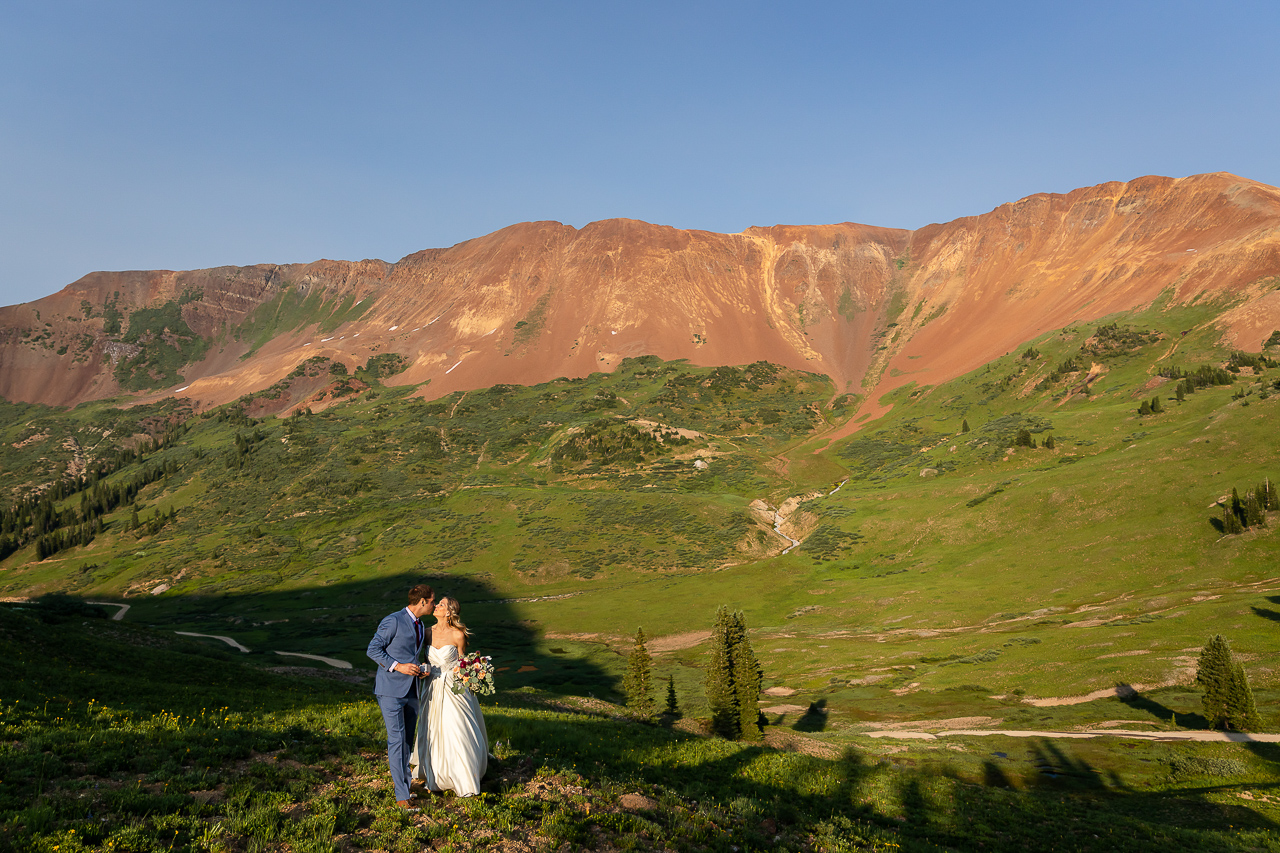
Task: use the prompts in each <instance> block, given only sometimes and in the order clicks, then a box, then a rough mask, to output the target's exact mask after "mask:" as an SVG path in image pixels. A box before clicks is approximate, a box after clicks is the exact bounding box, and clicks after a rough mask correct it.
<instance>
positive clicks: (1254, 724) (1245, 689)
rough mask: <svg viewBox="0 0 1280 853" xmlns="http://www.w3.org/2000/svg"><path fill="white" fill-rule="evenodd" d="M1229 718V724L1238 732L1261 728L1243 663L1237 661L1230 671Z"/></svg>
mask: <svg viewBox="0 0 1280 853" xmlns="http://www.w3.org/2000/svg"><path fill="white" fill-rule="evenodd" d="M1231 675H1232V678H1231V712H1232V713H1231V719H1230V721H1229V725H1230V726H1231V728H1232V729H1235V730H1236V731H1238V732H1256V731H1257V730H1258V729H1260V728H1262V719H1261V718H1260V717H1259V716H1258V705H1257V703H1256V702H1254V700H1253V689H1252V688H1251V687H1249V678H1248V676H1246V675H1245V673H1244V665H1243V664H1241V663H1239V662H1237V663H1236V665H1235V667H1234V668H1233V669H1232V672H1231Z"/></svg>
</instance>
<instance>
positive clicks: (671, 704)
mask: <svg viewBox="0 0 1280 853" xmlns="http://www.w3.org/2000/svg"><path fill="white" fill-rule="evenodd" d="M662 713H664V714H668V715H670V716H672V717H678V716H680V706H679V705H678V704H677V703H676V677H675V676H674V675H668V676H667V707H666V708H664V709H663V711H662Z"/></svg>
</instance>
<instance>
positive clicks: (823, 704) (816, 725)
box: [791, 699, 828, 732]
mask: <svg viewBox="0 0 1280 853" xmlns="http://www.w3.org/2000/svg"><path fill="white" fill-rule="evenodd" d="M827 714H828V711H827V700H826V699H819V700H818V701H816V702H810V703H809V708H808V710H806V711H805V712H804V714H803V715H802V716H801V717H800V719H798V720H796V721H795V722H794V723H793V724H792V725H791V728H793V729H795V730H796V731H798V732H821V731H825V730H826V728H827Z"/></svg>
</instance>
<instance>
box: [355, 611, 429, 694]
mask: <svg viewBox="0 0 1280 853" xmlns="http://www.w3.org/2000/svg"><path fill="white" fill-rule="evenodd" d="M429 631H430V629H429V628H428V627H427V626H426V625H425V624H423V626H422V640H423V642H426V638H427V636H428V632H429ZM421 648H422V643H419V642H418V638H417V636H416V634H415V632H414V629H413V617H412V616H410V615H409V611H408V610H404V609H401V610H397V611H396V612H395V613H392V614H390V615H389V616H387V617H386V618H384V619H383V620H382V621H381V622H379V623H378V632H377V633H376V634H374V635H373V639H372V640H370V641H369V651H368V655H369V658H370V659H371V660H372V661H373V662H374V663H376V664H377V665H378V676H377V678H376V679H375V680H374V682H373V692H374V695H377V696H397V697H398V696H404V695H405V694H406V693H408V692H409V688H410V687H412V686H413V684H414V681H415V679H414V677H413V676H412V675H405V674H404V673H402V672H391V671H390V670H388V667H390V666H391V665H392V664H393V663H417V661H418V652H419V651H420V650H421Z"/></svg>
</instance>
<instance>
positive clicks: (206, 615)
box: [121, 571, 620, 697]
mask: <svg viewBox="0 0 1280 853" xmlns="http://www.w3.org/2000/svg"><path fill="white" fill-rule="evenodd" d="M420 583H427V584H430V585H431V587H432V588H433V589H434V590H435V594H436V598H437V600H438V599H439V598H440V597H442V596H445V595H447V596H451V597H453V598H455V599H457V600H458V602H459V603H460V605H461V614H460V615H461V618H462V621H463V622H464V623H466V625H467V627H468V629H469V630H470V631H471V633H472V639H471V641H470V642H469V643H468V651H469V652H480V653H482V654H486V655H489V656H491V657H492V658H493V664H494V667H495V668H496V670H497V679H498V681H499V683H500V686H501V687H502V688H503V689H505V690H510V689H518V688H520V687H523V686H526V685H528V686H534V687H538V688H541V689H545V690H551V691H553V692H562V693H575V694H582V695H587V694H589V693H590V694H595V695H600V696H605V697H616V696H617V695H618V690H619V686H620V684H619V679H618V677H617V675H615V674H614V672H611V671H610V670H609V669H608V668H607V667H606V666H604V665H602V660H603V658H604V657H607V656H610V655H613V654H614V653H612V652H608V651H607V650H600V651H598V652H593V653H592V655H594V657H593V656H583V655H574V654H568V653H564V650H563V649H558V650H557V652H552V651H551V650H549V649H547V648H546V647H545V645H544V644H543V643H541V642H540V635H541V631H540V629H539V626H538V625H537V624H536V623H533V622H530V621H527V620H524V619H522V617H521V615H520V614H519V613H518V612H517V610H516V608H515V607H514V606H513V605H515V604H516V603H517V602H516V601H514V600H512V599H507V598H502V597H501V593H500V592H498V591H497V590H496V589H495V588H494V587H493V586H491V585H490V584H488V583H487V582H486V581H485V580H484V579H483V578H476V577H473V576H468V575H454V574H444V573H438V572H437V573H431V572H427V571H423V572H402V573H397V574H388V575H380V576H378V577H376V578H369V579H362V580H345V581H340V582H335V583H329V584H324V585H320V586H313V587H299V588H294V589H289V590H282V589H270V590H266V591H256V590H255V591H246V592H229V593H222V594H217V595H181V596H180V595H174V594H169V595H166V596H164V597H162V598H158V599H155V600H146V599H145V598H139V597H133V598H130V599H129V600H128V601H127V602H121V603H128V604H130V605H132V608H131V609H130V611H129V612H128V613H127V615H126V616H125V620H126V621H127V622H128V623H131V624H145V625H149V626H151V627H153V628H156V629H158V630H161V631H166V632H167V631H179V630H181V631H185V632H189V633H193V634H204V635H209V636H208V637H204V638H192V642H193V643H200V644H203V645H206V646H210V645H211V646H214V647H216V648H218V649H220V650H228V651H230V647H229V646H228V645H227V644H225V643H224V642H223V641H222V640H218V639H212V637H227V638H229V639H232V640H234V641H235V642H237V643H239V644H240V645H241V646H243V647H244V648H247V649H249V651H248V652H247V653H235V652H233V654H234V655H235V656H236V657H237V658H238V659H240V660H242V661H244V662H245V663H250V664H253V665H256V666H268V667H271V668H280V667H311V668H318V669H319V670H320V671H322V672H325V673H326V674H330V675H344V674H346V675H355V676H358V677H359V678H361V679H365V680H367V683H368V687H369V689H370V690H372V680H373V675H374V664H373V662H372V661H371V660H369V658H368V656H367V654H366V650H367V648H368V645H369V640H370V639H372V637H373V635H374V632H375V631H376V630H377V627H378V623H379V622H380V621H381V620H382V618H383V617H384V616H386V615H387V614H389V613H393V612H395V611H397V610H399V609H401V608H403V607H404V606H405V605H406V604H407V593H408V591H409V589H410V588H412V587H413V586H415V585H416V584H420ZM427 621H428V624H430V621H431V620H430V618H429V617H428V620H427ZM282 652H283V653H285V654H281V653H282ZM294 655H313V656H319V657H326V658H332V659H335V660H338V661H343V662H346V663H349V664H351V669H342V668H335V667H330V666H329V665H327V664H325V663H324V662H322V661H315V660H311V659H308V658H306V657H295V656H294ZM606 662H607V661H606ZM618 669H619V670H620V667H619V668H618Z"/></svg>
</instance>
